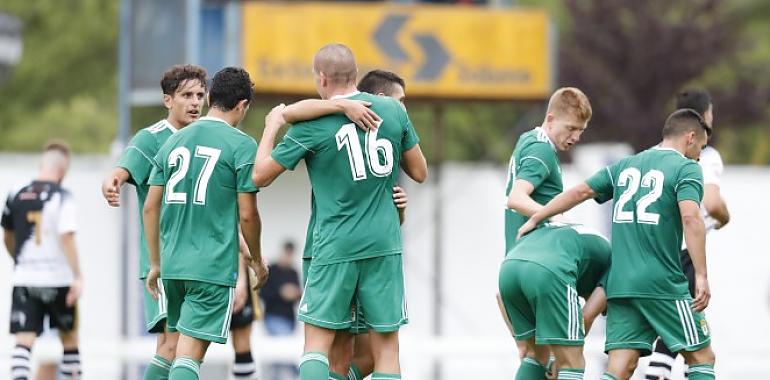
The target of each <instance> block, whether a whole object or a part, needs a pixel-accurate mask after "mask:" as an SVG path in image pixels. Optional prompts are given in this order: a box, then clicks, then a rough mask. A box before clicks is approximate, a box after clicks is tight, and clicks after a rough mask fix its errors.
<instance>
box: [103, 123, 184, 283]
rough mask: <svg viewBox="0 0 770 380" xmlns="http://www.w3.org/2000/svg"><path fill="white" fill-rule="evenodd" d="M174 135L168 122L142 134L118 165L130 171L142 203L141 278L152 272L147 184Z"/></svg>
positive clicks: (150, 128)
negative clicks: (145, 215) (145, 216)
mask: <svg viewBox="0 0 770 380" xmlns="http://www.w3.org/2000/svg"><path fill="white" fill-rule="evenodd" d="M174 132H176V128H174V126H173V125H171V123H169V122H168V121H167V120H165V119H164V120H161V121H159V122H157V123H155V124H153V125H151V126H149V127H147V128H144V129H142V130H140V131H139V132H137V133H136V135H134V138H132V139H131V142H129V143H128V146H127V147H126V149H125V150H124V151H123V154H122V155H121V156H120V159H119V160H118V163H117V165H115V166H117V167H121V168H123V169H126V171H128V174H129V178H128V183H130V184H132V185H134V188H135V189H136V197H137V199H138V200H139V202H138V206H139V240H140V241H139V278H145V277H147V272H149V271H150V259H149V257H150V254H149V252H148V251H147V240H146V239H145V238H144V219H143V218H142V210H143V209H144V200H145V199H146V198H147V192H148V191H149V190H150V185H149V183H148V181H149V180H150V173H151V172H152V167H153V159H154V158H155V155H156V154H157V153H158V150H159V149H160V147H161V146H163V143H165V142H166V140H167V139H168V138H169V137H170V136H171V135H173V134H174Z"/></svg>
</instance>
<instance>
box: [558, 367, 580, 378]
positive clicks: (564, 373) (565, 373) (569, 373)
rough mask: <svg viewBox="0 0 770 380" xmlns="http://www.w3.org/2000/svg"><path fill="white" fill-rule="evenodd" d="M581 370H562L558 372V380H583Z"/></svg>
mask: <svg viewBox="0 0 770 380" xmlns="http://www.w3.org/2000/svg"><path fill="white" fill-rule="evenodd" d="M583 372H585V371H584V370H583V369H582V368H562V369H560V370H559V377H558V378H557V379H558V380H583Z"/></svg>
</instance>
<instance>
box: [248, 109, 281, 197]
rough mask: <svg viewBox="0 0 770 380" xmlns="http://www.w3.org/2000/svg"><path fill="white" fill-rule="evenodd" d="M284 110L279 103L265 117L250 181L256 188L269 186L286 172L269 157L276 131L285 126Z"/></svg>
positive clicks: (273, 145)
mask: <svg viewBox="0 0 770 380" xmlns="http://www.w3.org/2000/svg"><path fill="white" fill-rule="evenodd" d="M284 108H286V106H285V105H284V104H283V103H281V104H279V105H277V106H275V107H274V108H273V109H272V110H271V111H270V112H269V113H268V114H267V116H265V130H264V131H263V132H262V139H261V140H260V142H259V147H258V148H257V155H256V158H255V159H254V168H253V169H252V170H253V171H252V181H254V184H255V185H257V186H258V187H267V186H270V184H271V183H273V181H274V180H275V179H276V178H278V176H280V175H281V173H283V172H284V171H285V170H286V168H284V167H283V166H282V165H281V164H279V163H278V162H277V161H275V160H274V159H273V157H271V153H272V152H273V148H274V147H275V138H276V136H277V135H278V131H279V130H280V129H281V127H282V126H283V125H284V124H286V120H284V118H283V110H284Z"/></svg>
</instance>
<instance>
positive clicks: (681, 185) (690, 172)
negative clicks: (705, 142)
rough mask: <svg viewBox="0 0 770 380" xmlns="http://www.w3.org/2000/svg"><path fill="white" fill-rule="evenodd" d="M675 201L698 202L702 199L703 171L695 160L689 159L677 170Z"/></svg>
mask: <svg viewBox="0 0 770 380" xmlns="http://www.w3.org/2000/svg"><path fill="white" fill-rule="evenodd" d="M674 186H675V187H674V191H675V192H676V201H677V202H681V201H686V200H691V201H695V202H697V203H699V204H700V202H701V200H702V199H703V171H702V169H701V167H700V165H698V164H697V163H695V161H690V162H688V163H686V164H685V165H684V167H682V169H681V170H680V171H679V178H677V182H676V185H674Z"/></svg>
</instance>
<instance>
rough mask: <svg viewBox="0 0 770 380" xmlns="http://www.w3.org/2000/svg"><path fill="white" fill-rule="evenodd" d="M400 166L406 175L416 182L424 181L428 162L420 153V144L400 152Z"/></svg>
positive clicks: (426, 175)
mask: <svg viewBox="0 0 770 380" xmlns="http://www.w3.org/2000/svg"><path fill="white" fill-rule="evenodd" d="M401 167H402V168H404V172H405V173H406V175H408V176H409V178H411V179H413V180H415V181H416V182H417V183H423V182H424V181H425V178H427V177H428V162H427V161H426V160H425V155H423V154H422V149H420V144H417V145H415V146H413V147H412V149H409V150H407V151H406V152H404V153H402V154H401Z"/></svg>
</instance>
